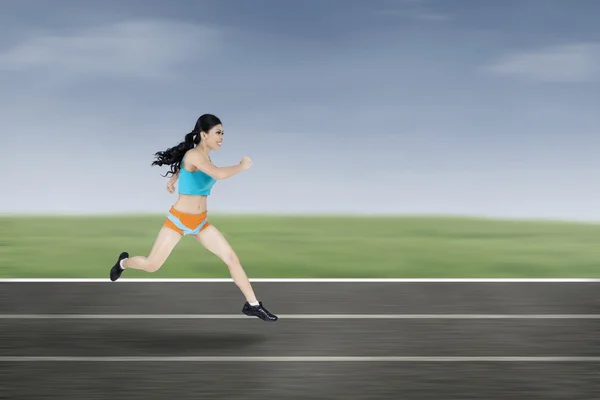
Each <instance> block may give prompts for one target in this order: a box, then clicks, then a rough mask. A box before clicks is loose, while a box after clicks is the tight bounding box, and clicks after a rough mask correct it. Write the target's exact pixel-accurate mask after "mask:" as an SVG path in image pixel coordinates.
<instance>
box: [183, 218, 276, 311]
mask: <svg viewBox="0 0 600 400" xmlns="http://www.w3.org/2000/svg"><path fill="white" fill-rule="evenodd" d="M195 238H196V240H197V241H198V242H199V243H200V244H202V245H203V246H204V247H205V248H206V249H207V250H208V251H210V252H212V253H213V254H215V255H216V256H217V257H219V258H220V259H221V261H223V262H224V263H225V265H227V268H229V273H230V274H231V277H232V278H233V281H234V282H235V284H236V285H237V287H238V288H239V289H240V290H241V291H242V293H243V294H244V297H245V298H246V301H247V303H246V304H245V305H244V308H243V310H242V311H243V312H244V314H246V315H253V316H256V317H258V318H260V319H263V320H265V321H276V320H277V317H276V316H275V315H273V314H271V313H270V312H269V311H267V310H266V309H265V308H264V307H263V305H262V303H261V302H258V300H257V299H256V295H255V294H254V290H253V289H252V285H251V284H250V280H249V279H248V277H247V276H246V272H245V271H244V269H243V268H242V265H241V264H240V260H239V259H238V257H237V255H236V254H235V252H234V251H233V249H232V248H231V246H230V245H229V242H228V241H227V239H225V237H224V236H223V234H222V233H221V232H220V231H219V230H218V229H217V228H215V227H214V226H213V225H209V226H207V227H206V228H204V229H203V230H201V231H200V232H199V233H198V234H197V235H195Z"/></svg>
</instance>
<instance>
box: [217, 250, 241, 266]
mask: <svg viewBox="0 0 600 400" xmlns="http://www.w3.org/2000/svg"><path fill="white" fill-rule="evenodd" d="M221 259H222V260H223V262H224V263H225V264H227V265H228V266H232V265H238V264H239V263H240V260H239V258H238V256H237V254H235V252H234V251H233V250H228V251H226V252H225V254H223V256H222V257H221Z"/></svg>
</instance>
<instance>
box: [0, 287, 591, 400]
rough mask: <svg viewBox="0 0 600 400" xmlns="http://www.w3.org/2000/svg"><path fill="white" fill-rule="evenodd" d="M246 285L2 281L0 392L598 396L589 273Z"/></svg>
mask: <svg viewBox="0 0 600 400" xmlns="http://www.w3.org/2000/svg"><path fill="white" fill-rule="evenodd" d="M253 286H254V288H255V291H256V293H257V295H258V296H259V298H260V299H261V300H263V302H264V304H265V306H266V307H267V308H269V309H270V310H271V311H272V312H274V313H276V314H278V315H279V316H280V320H279V321H277V322H276V323H267V322H263V321H260V320H258V319H256V318H249V317H245V316H242V315H241V314H240V310H241V307H242V303H243V298H242V297H241V294H240V292H239V291H238V289H237V287H236V286H235V285H234V284H233V283H232V282H218V283H215V282H206V283H198V282H188V283H182V282H169V283H165V282H156V283H154V282H153V283H148V282H145V283H139V282H122V281H118V282H115V283H111V282H108V281H107V282H93V283H72V282H69V283H60V282H57V283H47V282H45V283H15V282H3V283H0V388H1V389H0V399H63V400H69V399H86V400H93V399H129V400H137V399H148V400H149V399H165V398H176V399H182V400H184V399H251V400H252V399H436V400H440V399H444V400H446V399H506V398H509V397H510V398H522V399H561V400H564V399H578V400H580V399H598V398H600V334H599V331H600V283H595V282H593V283H591V282H590V283H586V282H576V283H572V282H569V283H558V282H557V283H547V282H544V283H488V282H484V283H479V282H478V283H448V282H443V283H439V282H432V283H414V282H409V283H398V282H394V283H370V282H366V283H365V282H363V283H314V282H313V283H306V282H285V283H281V282H278V283H260V282H255V283H253ZM56 314H61V315H62V317H60V318H58V317H57V316H56ZM372 314H377V316H376V317H375V318H366V317H365V316H368V315H372ZM227 357H231V358H227ZM259 357H263V358H259ZM294 357H296V358H294ZM349 357H356V358H349ZM369 357H371V358H369ZM375 357H377V358H375ZM394 357H396V358H394ZM428 357H429V358H428ZM465 357H467V358H465ZM502 357H509V358H502Z"/></svg>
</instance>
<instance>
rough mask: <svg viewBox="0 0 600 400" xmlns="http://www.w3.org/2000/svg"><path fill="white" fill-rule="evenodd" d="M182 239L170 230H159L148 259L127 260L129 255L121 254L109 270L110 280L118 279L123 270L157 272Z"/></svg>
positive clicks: (137, 257)
mask: <svg viewBox="0 0 600 400" xmlns="http://www.w3.org/2000/svg"><path fill="white" fill-rule="evenodd" d="M182 237H183V236H182V235H181V234H180V233H178V232H175V231H174V230H172V229H169V228H165V227H163V228H161V229H160V231H159V232H158V236H157V237H156V240H155V241H154V245H153V246H152V250H151V251H150V254H149V255H148V257H144V256H135V257H131V258H129V254H127V253H121V256H120V257H119V260H118V261H117V263H116V264H115V266H114V267H113V268H112V269H111V273H110V275H111V280H112V281H116V280H117V279H119V277H120V275H121V273H122V272H123V269H127V268H131V269H141V270H144V271H147V272H156V271H158V269H159V268H160V267H162V265H163V264H164V263H165V261H166V260H167V258H169V255H170V254H171V252H172V251H173V249H174V248H175V246H176V245H177V243H179V241H180V240H181V238H182ZM121 260H122V261H121Z"/></svg>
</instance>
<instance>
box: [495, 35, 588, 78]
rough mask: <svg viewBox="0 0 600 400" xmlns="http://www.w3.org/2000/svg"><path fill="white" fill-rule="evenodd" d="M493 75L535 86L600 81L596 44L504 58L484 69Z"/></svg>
mask: <svg viewBox="0 0 600 400" xmlns="http://www.w3.org/2000/svg"><path fill="white" fill-rule="evenodd" d="M485 70H486V71H488V72H490V73H493V74H497V75H506V76H512V77H515V78H520V79H524V80H530V81H538V82H585V81H594V80H598V79H599V78H600V43H575V44H568V45H561V46H553V47H545V48H542V49H538V50H535V51H529V52H515V53H512V54H507V55H505V56H504V57H502V58H500V59H498V60H496V61H495V62H493V63H492V64H490V65H488V66H486V67H485Z"/></svg>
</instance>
